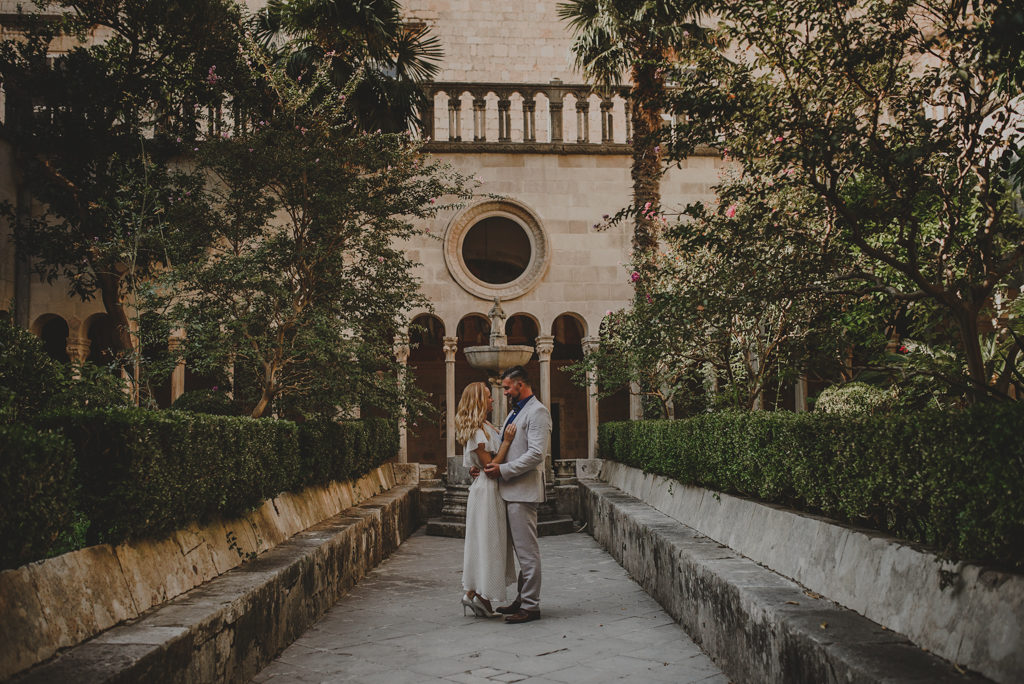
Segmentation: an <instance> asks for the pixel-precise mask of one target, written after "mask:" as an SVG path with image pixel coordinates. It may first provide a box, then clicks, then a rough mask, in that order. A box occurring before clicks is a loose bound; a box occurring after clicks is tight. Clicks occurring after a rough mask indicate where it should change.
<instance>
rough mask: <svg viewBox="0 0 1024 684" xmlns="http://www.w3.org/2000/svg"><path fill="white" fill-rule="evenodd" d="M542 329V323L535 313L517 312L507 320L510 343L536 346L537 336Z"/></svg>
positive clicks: (507, 333) (506, 330)
mask: <svg viewBox="0 0 1024 684" xmlns="http://www.w3.org/2000/svg"><path fill="white" fill-rule="evenodd" d="M540 330H541V328H540V324H539V323H538V322H537V318H536V317H535V316H533V314H528V313H517V314H513V315H512V316H509V317H508V318H507V319H506V320H505V334H506V335H507V336H508V344H526V345H529V346H531V347H536V346H537V336H538V335H539V334H540Z"/></svg>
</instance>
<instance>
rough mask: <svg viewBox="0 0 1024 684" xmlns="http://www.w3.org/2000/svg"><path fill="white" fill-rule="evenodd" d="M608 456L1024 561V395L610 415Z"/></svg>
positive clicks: (934, 543) (604, 441) (980, 555)
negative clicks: (1002, 401)
mask: <svg viewBox="0 0 1024 684" xmlns="http://www.w3.org/2000/svg"><path fill="white" fill-rule="evenodd" d="M599 449H600V454H601V456H602V458H608V459H611V460H615V461H619V462H622V463H624V464H627V465H630V466H634V467H637V468H642V469H643V470H644V471H647V472H651V473H656V474H658V475H664V476H666V477H669V478H672V479H675V480H678V481H680V482H683V483H686V484H694V485H699V486H702V487H707V488H709V489H714V490H718V491H722V492H729V493H733V494H739V495H741V496H748V497H753V498H757V499H761V500H764V501H770V502H774V503H779V504H782V505H785V506H789V507H792V508H796V509H800V510H805V511H810V512H815V513H822V514H824V515H826V516H829V517H833V518H838V519H840V520H843V521H847V522H852V523H856V524H863V525H868V526H870V527H874V528H876V529H880V530H885V531H887V532H890V533H892V534H894V535H896V536H898V537H901V538H903V539H908V540H911V541H917V542H921V543H924V544H926V545H928V546H930V547H932V548H934V549H936V550H937V551H938V552H939V553H940V554H942V555H943V556H945V557H947V558H951V559H957V560H973V561H980V562H988V563H994V564H997V565H1001V566H1008V567H1012V568H1016V569H1022V568H1024V405H1021V404H1006V405H982V406H976V407H973V408H971V409H968V410H965V411H959V412H942V411H926V412H921V413H916V414H905V415H885V416H841V415H828V414H825V415H822V414H815V413H800V414H795V413H784V412H771V413H770V412H753V413H743V414H740V413H716V414H708V415H703V416H697V417H694V418H690V419H686V420H680V421H636V422H626V423H606V424H604V425H602V426H601V428H600V437H599Z"/></svg>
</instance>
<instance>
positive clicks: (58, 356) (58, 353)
mask: <svg viewBox="0 0 1024 684" xmlns="http://www.w3.org/2000/svg"><path fill="white" fill-rule="evenodd" d="M32 331H33V332H34V333H35V334H36V335H38V336H39V338H40V339H41V340H42V341H43V349H45V350H46V353H47V355H49V356H50V358H52V359H54V360H56V361H60V362H61V363H69V362H70V361H71V358H70V357H69V356H68V334H69V332H70V331H69V329H68V324H67V321H65V320H64V319H63V318H61V317H60V316H57V315H56V314H45V315H43V316H40V317H39V318H38V319H37V320H36V322H35V324H34V325H33V326H32Z"/></svg>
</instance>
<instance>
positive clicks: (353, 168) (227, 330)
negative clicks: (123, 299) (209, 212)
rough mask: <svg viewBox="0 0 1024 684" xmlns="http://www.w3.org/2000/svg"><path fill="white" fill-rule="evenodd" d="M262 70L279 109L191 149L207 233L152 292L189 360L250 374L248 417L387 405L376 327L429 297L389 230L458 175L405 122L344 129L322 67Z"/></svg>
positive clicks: (455, 188) (346, 122) (409, 228)
mask: <svg viewBox="0 0 1024 684" xmlns="http://www.w3.org/2000/svg"><path fill="white" fill-rule="evenodd" d="M267 77H268V79H269V82H270V84H271V87H272V88H273V89H274V90H275V92H276V93H277V96H278V100H279V102H280V106H279V108H278V110H277V112H276V113H275V116H274V117H272V118H270V119H268V120H266V121H260V122H258V123H257V125H256V126H255V127H253V128H252V129H251V130H247V131H245V132H242V133H239V134H237V135H235V136H231V137H228V138H216V139H212V140H210V141H209V142H207V143H205V144H204V145H203V146H202V147H201V149H200V153H199V157H198V160H199V164H200V168H201V170H202V171H203V172H205V173H207V174H208V179H209V184H208V186H209V191H208V192H209V195H208V198H209V199H208V201H209V202H210V204H211V206H212V207H213V211H214V212H215V217H216V220H215V221H213V224H212V226H213V228H212V230H213V231H214V232H213V235H212V238H213V248H211V249H210V250H208V251H207V252H206V253H205V254H204V255H203V256H202V257H200V258H198V259H195V260H193V261H190V262H185V263H179V264H178V265H177V266H176V267H175V268H174V269H173V270H172V271H171V273H170V274H169V278H168V281H167V282H168V284H169V289H168V290H167V291H166V292H165V293H164V294H165V295H170V297H171V298H170V299H169V300H164V302H163V304H162V305H163V306H166V307H167V311H168V313H169V315H170V317H171V320H173V321H175V322H176V324H178V325H180V326H181V327H182V328H184V329H185V330H186V331H187V338H186V344H185V347H184V350H185V354H186V356H187V358H188V363H190V364H192V365H193V366H194V367H196V368H197V369H198V370H200V371H204V370H208V369H213V370H216V369H220V368H224V367H233V368H234V369H235V375H236V378H237V377H240V376H245V377H249V378H251V379H252V382H253V383H255V385H256V387H257V389H258V391H257V398H256V401H255V404H254V406H252V408H251V414H252V416H253V417H260V416H264V415H267V413H268V411H270V410H271V408H272V407H277V408H281V409H287V410H288V411H289V412H294V413H300V414H302V415H312V414H324V413H327V414H329V416H330V417H333V415H334V414H335V413H336V412H337V411H339V410H342V411H344V410H348V409H350V408H352V407H358V406H359V405H360V403H364V402H365V403H368V404H371V405H378V406H382V407H387V408H392V409H395V408H398V407H399V402H400V401H402V397H401V395H400V394H399V392H398V391H397V388H396V382H395V372H394V371H396V366H395V360H394V354H393V350H392V344H393V337H392V334H390V333H388V332H387V331H394V330H397V329H399V328H400V327H401V325H402V324H403V323H404V316H405V313H406V312H408V311H409V310H410V309H411V308H413V307H415V306H417V305H420V304H424V303H425V300H424V299H423V297H422V296H421V295H420V294H419V293H418V284H417V282H416V280H415V278H414V276H413V275H412V268H413V266H414V264H413V263H412V262H411V261H410V260H409V259H408V258H407V257H406V255H405V253H404V252H403V250H402V249H401V244H400V242H401V241H402V240H404V239H405V238H408V237H410V236H412V235H414V234H419V233H420V232H421V231H423V230H424V229H423V227H422V226H423V222H422V221H420V222H417V221H419V220H420V219H426V218H429V217H431V216H433V215H434V214H435V212H436V211H437V209H438V208H440V206H441V205H440V204H439V198H442V197H446V196H452V195H454V196H458V197H466V196H467V191H466V190H465V179H464V178H463V177H462V176H460V175H459V174H457V173H454V172H452V171H451V170H449V169H447V168H446V167H442V166H440V165H438V164H437V163H435V162H431V161H429V160H428V159H427V158H426V157H424V156H423V155H422V154H421V153H420V152H419V150H418V147H417V146H416V144H415V143H413V142H412V141H411V140H410V139H409V137H408V136H407V135H405V134H387V133H380V132H378V133H372V134H370V133H354V132H353V126H352V122H351V120H350V119H349V118H348V116H347V115H348V111H347V109H346V108H345V104H344V101H343V99H342V98H340V97H338V96H337V91H335V90H334V89H333V87H332V86H331V85H330V84H329V82H328V81H329V76H328V75H327V74H326V73H325V72H324V71H320V72H317V77H316V81H315V83H314V85H313V86H312V87H310V88H306V87H302V86H301V85H300V84H296V83H294V82H293V81H292V80H291V79H288V78H286V77H285V76H284V75H283V74H281V73H280V72H278V71H276V70H273V69H272V70H271V71H270V72H269V73H268V74H267ZM331 93H334V95H333V96H332V95H331ZM154 294H155V295H158V294H160V292H159V291H154Z"/></svg>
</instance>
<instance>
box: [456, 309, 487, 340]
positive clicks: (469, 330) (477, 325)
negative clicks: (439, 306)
mask: <svg viewBox="0 0 1024 684" xmlns="http://www.w3.org/2000/svg"><path fill="white" fill-rule="evenodd" d="M455 330H456V332H455V334H456V335H457V336H458V338H459V347H460V348H461V347H463V346H465V347H475V346H478V345H482V344H489V341H490V334H491V322H490V321H489V320H488V319H487V316H485V315H484V314H482V313H469V314H466V315H465V316H463V317H462V318H461V319H459V325H458V326H457V327H456V329H455Z"/></svg>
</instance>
